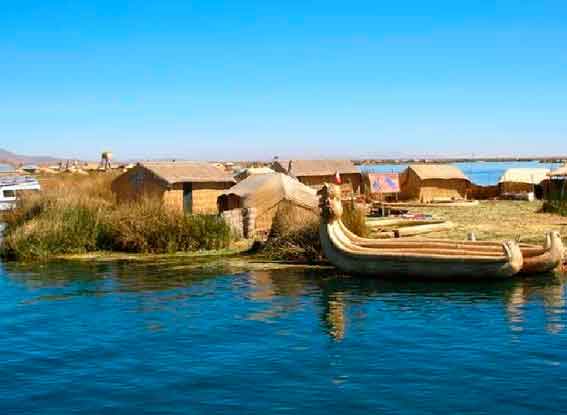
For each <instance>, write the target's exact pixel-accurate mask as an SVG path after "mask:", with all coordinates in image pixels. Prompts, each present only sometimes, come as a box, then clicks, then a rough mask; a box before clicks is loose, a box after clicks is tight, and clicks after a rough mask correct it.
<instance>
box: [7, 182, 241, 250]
mask: <svg viewBox="0 0 567 415" xmlns="http://www.w3.org/2000/svg"><path fill="white" fill-rule="evenodd" d="M112 179H113V176H112V175H105V174H99V175H96V176H89V177H80V178H77V177H73V176H72V177H57V179H50V180H48V181H46V182H45V183H42V185H43V191H42V192H41V193H39V194H28V195H24V196H23V197H22V198H21V199H20V201H19V204H18V207H17V208H16V209H15V210H13V211H11V212H9V213H7V214H6V215H5V216H4V222H5V223H6V225H7V228H6V231H5V235H4V242H3V244H2V246H1V247H0V255H1V256H3V257H5V258H8V259H16V260H30V259H46V258H49V257H53V256H57V255H64V254H80V253H88V252H96V251H122V252H132V253H173V252H178V251H198V250H210V249H221V248H225V247H227V246H228V245H229V244H230V241H231V233H230V228H229V227H228V225H227V224H226V223H225V222H224V221H223V220H222V219H221V218H219V217H218V216H215V215H184V214H183V213H182V212H174V211H172V210H170V209H167V208H166V207H164V206H163V204H162V203H160V202H159V201H157V200H151V199H148V200H141V201H138V202H135V203H131V204H121V205H119V204H117V203H116V202H115V200H114V196H113V195H112V192H111V190H110V183H111V181H112Z"/></svg>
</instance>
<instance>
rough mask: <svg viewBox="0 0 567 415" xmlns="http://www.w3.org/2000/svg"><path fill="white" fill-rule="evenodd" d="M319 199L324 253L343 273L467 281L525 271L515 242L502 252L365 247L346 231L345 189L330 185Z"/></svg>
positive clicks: (392, 244)
mask: <svg viewBox="0 0 567 415" xmlns="http://www.w3.org/2000/svg"><path fill="white" fill-rule="evenodd" d="M319 195H320V197H321V199H320V205H321V223H320V228H319V232H320V238H321V245H322V248H323V252H324V253H325V255H326V257H327V259H328V260H329V261H330V262H331V263H332V264H333V265H334V266H336V267H337V268H338V269H340V270H341V271H343V272H346V273H352V274H360V275H366V276H374V277H409V278H418V279H423V278H434V279H461V280H462V279H473V278H474V279H477V278H507V277H512V276H514V275H516V274H517V273H518V272H520V270H521V269H522V265H523V256H522V253H521V251H520V247H519V245H518V244H517V243H516V242H515V241H505V242H502V243H501V245H500V247H499V249H494V248H493V247H489V248H488V249H487V248H486V247H479V248H476V247H473V248H472V249H471V248H469V247H468V246H466V245H463V246H462V247H457V248H455V247H449V246H438V247H436V246H427V245H426V246H423V245H421V246H420V245H417V244H415V245H414V246H407V245H405V242H402V243H401V244H400V242H399V240H389V241H375V242H377V244H376V245H373V246H364V244H360V243H356V241H357V239H354V240H353V239H352V233H348V232H345V230H346V226H344V224H343V223H342V220H341V217H342V213H343V208H342V204H341V201H340V190H339V189H337V188H336V187H335V186H333V185H325V186H324V187H323V189H322V190H321V191H320V192H319ZM361 239H364V238H361ZM358 242H360V241H359V240H358Z"/></svg>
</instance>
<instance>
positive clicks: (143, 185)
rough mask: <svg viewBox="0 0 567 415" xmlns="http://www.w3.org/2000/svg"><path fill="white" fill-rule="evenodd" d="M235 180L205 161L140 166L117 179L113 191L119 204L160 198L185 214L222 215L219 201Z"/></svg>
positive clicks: (155, 163) (152, 163) (151, 163)
mask: <svg viewBox="0 0 567 415" xmlns="http://www.w3.org/2000/svg"><path fill="white" fill-rule="evenodd" d="M234 183H235V180H234V179H233V178H232V177H231V176H229V175H228V174H227V173H226V172H224V171H223V170H220V169H218V168H217V167H215V166H213V165H211V164H208V163H203V162H192V161H191V162H189V161H175V162H144V163H138V164H137V165H136V166H135V167H134V168H132V169H130V170H128V171H127V172H126V173H124V174H122V175H121V176H119V177H118V178H116V179H115V180H114V181H113V183H112V191H113V192H114V194H115V195H116V198H117V200H118V202H130V201H135V200H140V199H142V198H148V197H149V198H158V199H160V200H162V201H163V203H164V204H166V205H167V206H169V207H171V208H173V209H176V210H179V211H184V212H185V213H208V214H212V213H218V208H217V198H218V197H219V196H220V194H221V193H222V192H223V191H224V190H226V189H228V188H230V187H231V186H233V185H234Z"/></svg>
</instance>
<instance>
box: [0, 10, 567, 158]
mask: <svg viewBox="0 0 567 415" xmlns="http://www.w3.org/2000/svg"><path fill="white" fill-rule="evenodd" d="M0 5H1V8H0V148H6V149H8V150H11V151H15V152H18V153H24V154H34V155H39V154H47V155H57V156H60V157H77V158H83V159H96V158H97V157H98V155H99V153H100V152H101V151H102V150H104V149H110V150H112V151H113V152H114V153H115V154H116V157H118V158H120V159H128V158H153V157H159V158H161V157H175V158H187V159H253V158H263V159H270V158H271V157H272V156H274V155H279V156H280V157H306V158H313V157H337V156H344V157H360V156H382V155H385V156H387V155H414V154H428V155H470V154H473V153H474V154H476V155H500V154H502V155H504V154H506V155H510V154H517V155H527V154H541V155H544V154H557V153H563V154H567V1H565V0H560V1H545V0H539V1H518V0H513V1H498V0H496V1H495V0H492V1H454V0H448V1H434V0H430V1H422V0H413V1H402V0H400V1H379V0H364V1H357V0H350V1H345V0H342V1H335V0H315V1H309V0H278V1H275V0H274V1H270V0H249V1H244V0H243V1H238V0H224V1H221V0H199V1H190V0H183V1H181V0H180V1H173V0H168V1H150V0H142V1H121V0H108V1H100V0H98V1H97V0H91V1H72V0H69V1H57V0H52V1H45V0H18V1H15V0H12V1H1V2H0Z"/></svg>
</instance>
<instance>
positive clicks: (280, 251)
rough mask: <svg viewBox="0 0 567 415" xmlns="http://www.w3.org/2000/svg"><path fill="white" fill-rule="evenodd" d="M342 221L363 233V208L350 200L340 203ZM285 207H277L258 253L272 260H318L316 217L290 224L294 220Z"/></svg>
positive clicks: (321, 253)
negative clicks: (267, 233) (268, 234)
mask: <svg viewBox="0 0 567 415" xmlns="http://www.w3.org/2000/svg"><path fill="white" fill-rule="evenodd" d="M343 208H344V212H343V217H342V220H343V223H344V224H345V226H346V227H347V228H348V229H349V230H350V231H352V232H354V233H355V234H357V235H359V236H362V237H366V236H368V234H369V229H368V227H367V226H366V212H365V211H364V210H363V209H361V208H359V207H358V206H356V205H355V204H354V203H343ZM289 215H290V213H289V212H288V211H286V210H282V211H278V213H277V215H276V217H275V219H274V227H273V232H272V234H271V235H270V238H269V239H268V241H267V242H266V244H265V245H264V247H263V250H262V253H263V255H265V256H266V257H268V258H270V259H272V260H279V261H306V262H309V263H314V262H319V261H321V260H322V259H323V251H322V248H321V240H320V238H319V217H318V215H315V216H310V218H309V219H310V220H308V221H304V222H301V226H295V227H290V226H288V225H287V224H290V223H297V220H296V219H294V218H293V217H289Z"/></svg>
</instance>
